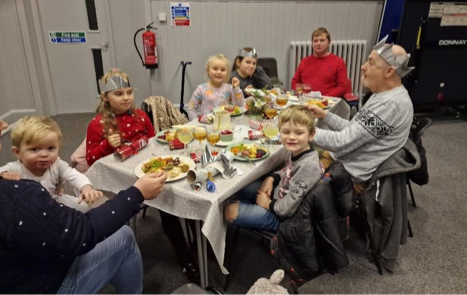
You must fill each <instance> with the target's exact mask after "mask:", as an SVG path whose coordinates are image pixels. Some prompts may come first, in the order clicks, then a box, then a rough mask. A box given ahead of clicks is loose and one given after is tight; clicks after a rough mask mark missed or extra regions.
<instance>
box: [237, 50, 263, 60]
mask: <svg viewBox="0 0 467 295" xmlns="http://www.w3.org/2000/svg"><path fill="white" fill-rule="evenodd" d="M238 55H240V56H243V57H252V58H257V57H258V53H257V52H256V49H254V48H252V49H251V51H246V50H245V49H244V48H241V49H239V50H238Z"/></svg>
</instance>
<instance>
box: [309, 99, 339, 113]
mask: <svg viewBox="0 0 467 295" xmlns="http://www.w3.org/2000/svg"><path fill="white" fill-rule="evenodd" d="M307 104H314V105H317V106H319V107H320V108H322V109H323V110H326V109H329V108H330V107H332V106H333V105H334V101H333V100H330V99H327V98H311V99H309V100H308V101H307Z"/></svg>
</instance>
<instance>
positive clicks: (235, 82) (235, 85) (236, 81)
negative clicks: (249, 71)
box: [232, 77, 240, 88]
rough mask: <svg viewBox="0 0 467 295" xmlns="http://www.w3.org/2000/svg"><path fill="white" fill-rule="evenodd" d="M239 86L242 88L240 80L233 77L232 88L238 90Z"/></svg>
mask: <svg viewBox="0 0 467 295" xmlns="http://www.w3.org/2000/svg"><path fill="white" fill-rule="evenodd" d="M238 86H240V80H238V78H237V77H233V78H232V87H233V88H237V87H238Z"/></svg>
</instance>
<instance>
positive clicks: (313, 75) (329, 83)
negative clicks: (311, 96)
mask: <svg viewBox="0 0 467 295" xmlns="http://www.w3.org/2000/svg"><path fill="white" fill-rule="evenodd" d="M311 38H312V43H313V55H310V56H308V57H306V58H304V59H303V60H302V61H301V62H300V65H299V66H298V68H297V71H296V72H295V75H294V76H293V78H292V85H291V86H292V89H293V90H295V88H296V85H297V84H298V83H306V84H308V85H310V86H311V88H312V89H313V91H320V92H321V94H322V95H327V96H334V97H343V96H344V94H345V93H346V90H347V87H346V85H347V80H348V78H347V68H346V66H345V62H344V60H343V59H342V58H340V57H338V56H336V55H334V54H332V53H330V52H329V45H330V43H331V35H330V34H329V32H328V31H327V30H326V29H325V28H318V29H317V30H315V31H314V32H313V34H312V37H311Z"/></svg>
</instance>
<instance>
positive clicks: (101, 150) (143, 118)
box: [86, 109, 155, 166]
mask: <svg viewBox="0 0 467 295" xmlns="http://www.w3.org/2000/svg"><path fill="white" fill-rule="evenodd" d="M136 112H137V113H138V116H136V117H135V115H133V114H128V113H123V114H120V115H116V116H115V119H116V120H117V125H118V130H119V132H120V136H121V138H122V140H126V141H129V142H132V141H133V140H134V139H136V138H137V137H139V136H141V135H146V136H147V137H148V138H151V137H153V136H154V135H155V132H154V127H153V126H152V124H151V121H150V120H149V118H148V116H147V115H146V113H145V112H143V111H142V110H138V109H137V110H136ZM101 120H102V114H100V113H99V114H97V115H96V116H95V117H94V119H92V121H91V122H90V123H89V126H88V132H87V136H86V161H87V162H88V164H89V166H91V165H92V164H93V163H94V162H95V161H97V160H99V159H100V158H102V157H105V156H107V155H110V154H112V153H113V152H115V149H114V148H113V147H112V146H111V145H110V143H109V141H108V140H107V137H105V136H104V128H103V126H102V123H101Z"/></svg>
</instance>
